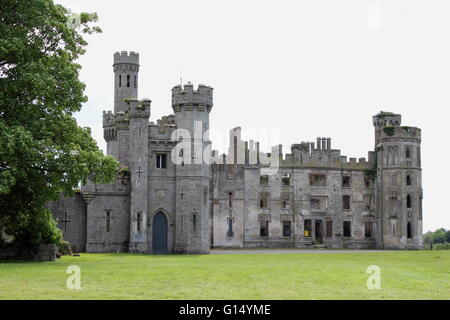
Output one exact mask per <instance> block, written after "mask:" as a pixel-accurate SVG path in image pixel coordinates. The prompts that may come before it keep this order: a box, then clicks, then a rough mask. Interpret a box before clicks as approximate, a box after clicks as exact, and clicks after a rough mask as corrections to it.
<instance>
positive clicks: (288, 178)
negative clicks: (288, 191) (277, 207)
mask: <svg viewBox="0 0 450 320" xmlns="http://www.w3.org/2000/svg"><path fill="white" fill-rule="evenodd" d="M281 184H282V185H283V186H289V185H291V175H290V174H285V175H284V176H283V177H282V178H281Z"/></svg>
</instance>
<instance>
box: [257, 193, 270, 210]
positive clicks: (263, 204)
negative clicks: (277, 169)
mask: <svg viewBox="0 0 450 320" xmlns="http://www.w3.org/2000/svg"><path fill="white" fill-rule="evenodd" d="M259 207H260V208H262V209H267V208H268V207H269V194H268V193H267V192H261V193H260V194H259Z"/></svg>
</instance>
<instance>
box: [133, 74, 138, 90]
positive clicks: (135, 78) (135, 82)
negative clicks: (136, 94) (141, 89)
mask: <svg viewBox="0 0 450 320" xmlns="http://www.w3.org/2000/svg"><path fill="white" fill-rule="evenodd" d="M133 83H134V88H135V89H136V88H137V76H134V82H133Z"/></svg>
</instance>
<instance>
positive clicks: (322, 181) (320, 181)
mask: <svg viewBox="0 0 450 320" xmlns="http://www.w3.org/2000/svg"><path fill="white" fill-rule="evenodd" d="M309 184H310V185H311V186H325V185H326V178H325V175H324V174H311V175H310V176H309Z"/></svg>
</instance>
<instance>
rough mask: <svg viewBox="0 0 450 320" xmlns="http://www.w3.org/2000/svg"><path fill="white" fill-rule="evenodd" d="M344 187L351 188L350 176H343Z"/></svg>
mask: <svg viewBox="0 0 450 320" xmlns="http://www.w3.org/2000/svg"><path fill="white" fill-rule="evenodd" d="M342 187H344V188H350V176H343V177H342Z"/></svg>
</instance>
